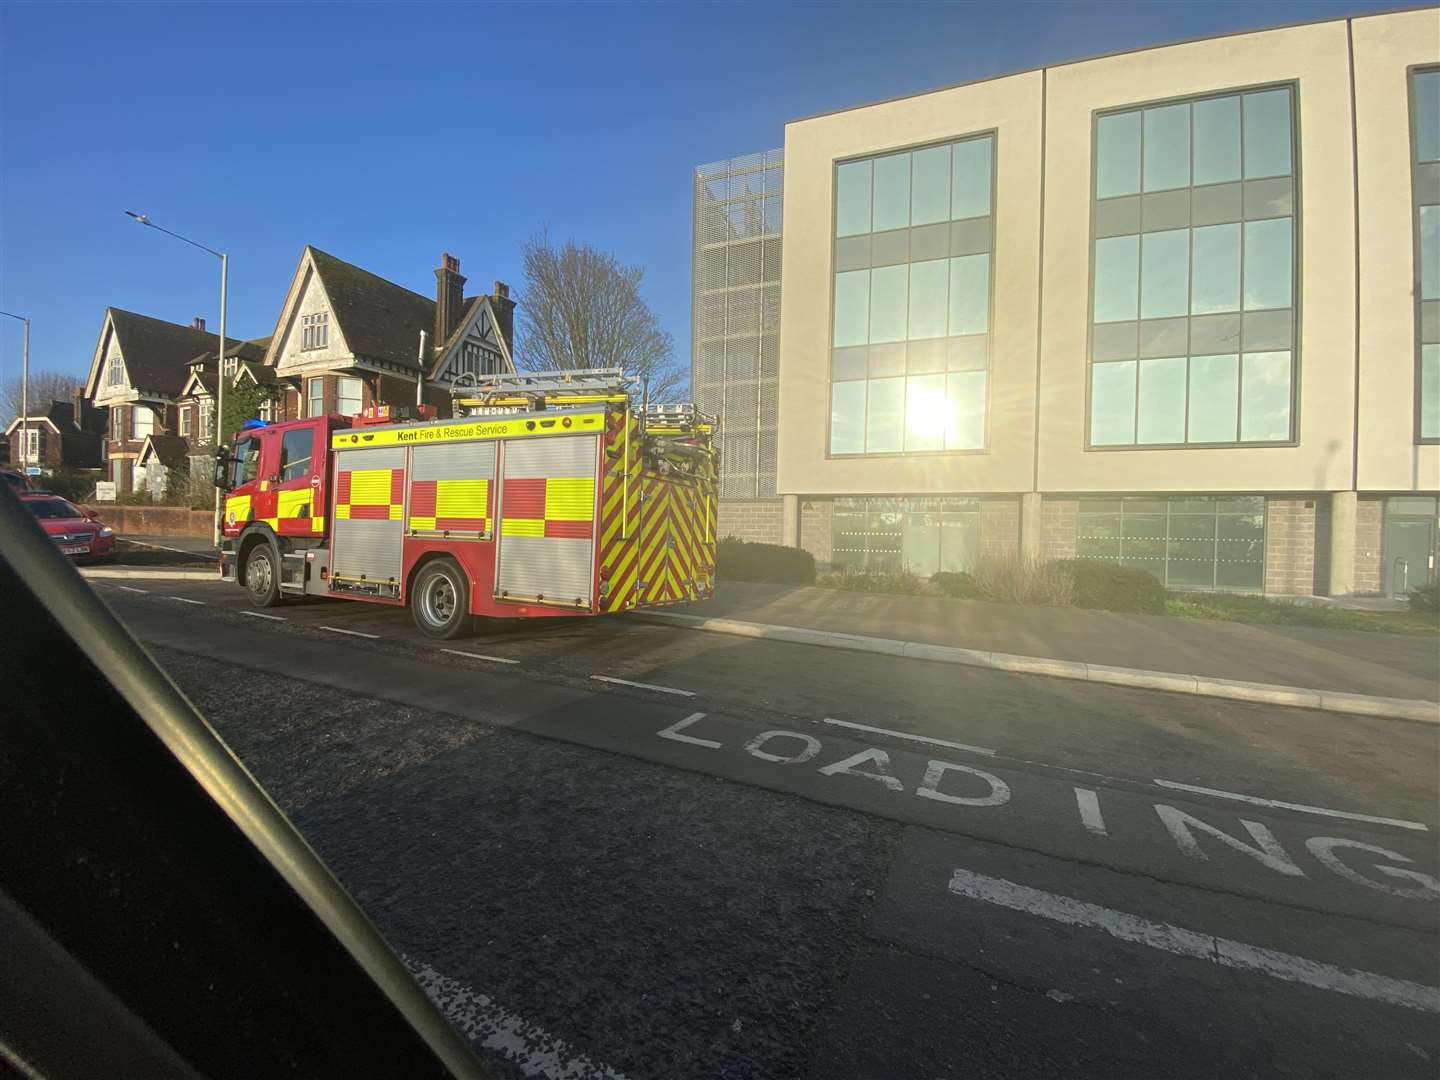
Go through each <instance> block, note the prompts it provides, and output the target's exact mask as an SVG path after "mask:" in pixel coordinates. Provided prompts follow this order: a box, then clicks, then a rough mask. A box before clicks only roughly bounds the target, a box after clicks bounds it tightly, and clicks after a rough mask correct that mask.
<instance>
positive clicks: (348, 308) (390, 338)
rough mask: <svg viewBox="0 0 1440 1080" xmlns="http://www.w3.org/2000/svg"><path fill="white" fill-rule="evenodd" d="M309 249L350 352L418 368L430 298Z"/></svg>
mask: <svg viewBox="0 0 1440 1080" xmlns="http://www.w3.org/2000/svg"><path fill="white" fill-rule="evenodd" d="M309 250H310V255H311V257H312V258H313V259H314V262H315V270H316V272H317V273H318V274H319V275H320V281H321V283H322V284H323V285H324V286H325V295H326V296H327V297H329V299H330V310H331V313H332V314H333V315H334V317H335V321H336V322H337V323H339V324H340V332H341V333H342V334H343V335H344V336H345V342H346V344H348V345H349V346H350V351H351V352H352V353H354V354H355V355H356V356H367V357H371V358H372V359H377V360H388V361H390V362H391V363H397V364H404V365H406V366H408V367H416V366H418V365H417V360H416V357H417V356H418V354H419V351H420V331H422V330H424V331H425V332H426V334H434V333H435V301H434V300H431V299H429V298H428V297H424V296H421V295H420V294H419V293H414V292H411V291H410V290H409V289H407V288H404V287H403V286H400V285H396V284H395V283H394V282H393V281H386V280H385V279H384V278H382V277H378V276H376V275H375V274H372V273H370V271H368V270H362V269H361V268H360V267H358V266H355V265H353V264H351V263H347V262H345V261H344V260H342V259H337V258H336V257H335V256H334V255H329V254H327V253H325V252H323V251H321V250H319V249H318V248H315V247H311V248H310V249H309ZM429 344H430V345H434V344H435V343H434V342H433V341H431V342H430V343H429Z"/></svg>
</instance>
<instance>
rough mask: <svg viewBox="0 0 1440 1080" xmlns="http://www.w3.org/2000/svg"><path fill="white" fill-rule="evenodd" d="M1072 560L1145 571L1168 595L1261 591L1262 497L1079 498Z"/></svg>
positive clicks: (1262, 551)
mask: <svg viewBox="0 0 1440 1080" xmlns="http://www.w3.org/2000/svg"><path fill="white" fill-rule="evenodd" d="M1077 554H1078V555H1079V557H1080V558H1082V559H1098V560H1101V561H1104V562H1114V563H1119V564H1120V565H1122V566H1133V567H1136V568H1138V569H1141V570H1146V571H1149V572H1150V573H1152V574H1154V575H1155V577H1156V578H1158V579H1159V581H1160V583H1161V584H1162V585H1164V586H1165V587H1166V588H1169V589H1219V590H1221V591H1230V592H1259V591H1261V590H1262V589H1263V588H1264V586H1265V499H1264V498H1263V497H1262V496H1249V495H1241V496H1233V497H1232V496H1217V497H1210V496H1203V495H1186V496H1183V497H1181V496H1177V497H1171V498H1165V497H1160V498H1152V497H1148V496H1142V497H1133V498H1132V497H1128V496H1127V497H1119V498H1108V499H1107V498H1086V499H1081V500H1080V533H1079V537H1078V541H1077Z"/></svg>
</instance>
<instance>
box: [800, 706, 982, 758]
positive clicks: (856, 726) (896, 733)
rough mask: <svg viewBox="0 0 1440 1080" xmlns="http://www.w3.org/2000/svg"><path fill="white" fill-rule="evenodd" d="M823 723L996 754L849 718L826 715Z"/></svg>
mask: <svg viewBox="0 0 1440 1080" xmlns="http://www.w3.org/2000/svg"><path fill="white" fill-rule="evenodd" d="M821 723H823V724H833V725H835V726H836V727H843V728H850V729H851V730H853V731H868V732H870V733H871V734H873V735H889V736H890V737H891V738H892V739H906V740H908V741H910V742H918V743H925V744H926V745H927V746H945V747H949V748H950V749H951V750H964V751H966V752H967V753H971V754H984V755H985V756H986V757H994V756H995V751H994V750H987V749H985V747H983V746H971V745H969V744H968V743H960V742H951V741H950V740H949V739H932V738H931V737H930V736H929V735H911V734H909V733H908V732H905V731H891V730H890V729H889V728H883V727H871V726H870V725H869V724H856V723H853V722H852V721H849V720H836V719H834V718H833V717H829V716H827V717H825V718H824V719H823V720H822V721H821Z"/></svg>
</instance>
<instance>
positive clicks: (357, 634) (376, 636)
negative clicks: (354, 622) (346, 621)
mask: <svg viewBox="0 0 1440 1080" xmlns="http://www.w3.org/2000/svg"><path fill="white" fill-rule="evenodd" d="M316 629H317V630H329V631H330V632H331V633H332V634H349V635H350V636H351V637H363V638H369V639H370V640H371V641H376V640H378V639H379V637H380V635H379V634H364V633H361V632H360V631H359V630H342V629H340V627H338V626H319V627H316Z"/></svg>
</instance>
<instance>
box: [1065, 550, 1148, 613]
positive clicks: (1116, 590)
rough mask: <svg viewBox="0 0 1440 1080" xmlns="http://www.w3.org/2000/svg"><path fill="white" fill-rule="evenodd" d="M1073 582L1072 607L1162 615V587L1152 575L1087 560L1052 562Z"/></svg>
mask: <svg viewBox="0 0 1440 1080" xmlns="http://www.w3.org/2000/svg"><path fill="white" fill-rule="evenodd" d="M1053 565H1055V566H1056V567H1059V568H1062V569H1064V570H1065V572H1067V573H1068V574H1069V575H1070V577H1071V580H1073V581H1074V582H1075V606H1076V607H1082V608H1100V609H1102V610H1104V611H1120V612H1125V613H1127V614H1136V615H1163V614H1165V586H1163V585H1161V584H1160V581H1159V579H1157V578H1156V577H1155V575H1154V574H1151V573H1149V572H1148V571H1145V570H1137V569H1136V568H1135V567H1133V566H1117V565H1115V564H1114V563H1108V562H1099V561H1095V560H1091V559H1062V560H1060V561H1057V562H1056V563H1054V564H1053Z"/></svg>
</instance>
